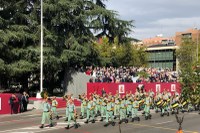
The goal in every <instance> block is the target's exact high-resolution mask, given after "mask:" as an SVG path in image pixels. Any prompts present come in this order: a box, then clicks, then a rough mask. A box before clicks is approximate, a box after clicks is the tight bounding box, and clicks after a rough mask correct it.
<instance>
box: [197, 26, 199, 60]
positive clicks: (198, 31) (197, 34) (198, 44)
mask: <svg viewBox="0 0 200 133" xmlns="http://www.w3.org/2000/svg"><path fill="white" fill-rule="evenodd" d="M198 55H199V30H198V29H197V63H198V61H199V56H198Z"/></svg>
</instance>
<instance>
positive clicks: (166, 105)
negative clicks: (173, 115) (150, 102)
mask: <svg viewBox="0 0 200 133" xmlns="http://www.w3.org/2000/svg"><path fill="white" fill-rule="evenodd" d="M168 99H169V96H168V94H167V93H165V94H164V95H163V105H162V108H161V115H164V113H165V111H167V115H169V108H168Z"/></svg>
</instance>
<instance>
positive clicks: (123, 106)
mask: <svg viewBox="0 0 200 133" xmlns="http://www.w3.org/2000/svg"><path fill="white" fill-rule="evenodd" d="M126 107H127V105H126V100H125V99H123V100H121V103H120V120H123V119H127V116H126Z"/></svg>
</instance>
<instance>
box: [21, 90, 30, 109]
mask: <svg viewBox="0 0 200 133" xmlns="http://www.w3.org/2000/svg"><path fill="white" fill-rule="evenodd" d="M28 98H29V95H28V94H27V93H26V92H25V91H24V92H23V95H22V99H21V102H22V106H23V112H25V111H27V106H28V102H29V101H28Z"/></svg>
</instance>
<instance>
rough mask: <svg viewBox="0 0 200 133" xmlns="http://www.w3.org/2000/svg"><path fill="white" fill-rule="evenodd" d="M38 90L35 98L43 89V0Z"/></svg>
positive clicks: (41, 2) (41, 3)
mask: <svg viewBox="0 0 200 133" xmlns="http://www.w3.org/2000/svg"><path fill="white" fill-rule="evenodd" d="M40 6H41V7H40V28H41V32H40V92H39V93H37V96H36V97H37V98H41V92H42V91H43V0H40Z"/></svg>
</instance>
